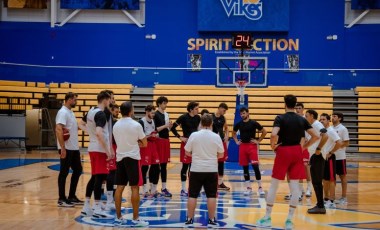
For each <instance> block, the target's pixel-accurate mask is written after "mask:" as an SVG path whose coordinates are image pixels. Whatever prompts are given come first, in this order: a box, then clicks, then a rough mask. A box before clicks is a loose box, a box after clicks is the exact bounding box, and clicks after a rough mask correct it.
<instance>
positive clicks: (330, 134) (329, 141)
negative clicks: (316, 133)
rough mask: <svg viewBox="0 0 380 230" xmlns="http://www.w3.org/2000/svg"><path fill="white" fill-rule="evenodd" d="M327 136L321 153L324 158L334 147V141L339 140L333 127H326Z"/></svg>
mask: <svg viewBox="0 0 380 230" xmlns="http://www.w3.org/2000/svg"><path fill="white" fill-rule="evenodd" d="M326 134H327V136H328V139H327V141H326V144H325V145H324V146H323V148H322V155H323V157H324V158H326V155H327V154H328V153H329V152H330V151H331V150H332V149H333V148H334V146H335V142H337V141H338V140H340V137H339V136H338V134H337V133H336V131H335V130H334V128H333V127H331V126H330V127H328V128H327V133H326Z"/></svg>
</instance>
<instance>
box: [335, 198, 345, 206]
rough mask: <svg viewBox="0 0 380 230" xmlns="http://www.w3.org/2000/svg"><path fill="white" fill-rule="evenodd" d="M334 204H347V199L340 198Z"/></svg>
mask: <svg viewBox="0 0 380 230" xmlns="http://www.w3.org/2000/svg"><path fill="white" fill-rule="evenodd" d="M334 203H335V204H343V205H346V204H348V202H347V198H346V197H342V198H340V199H339V200H335V202H334Z"/></svg>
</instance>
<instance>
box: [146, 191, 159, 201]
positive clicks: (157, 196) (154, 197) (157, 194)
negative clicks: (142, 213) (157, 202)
mask: <svg viewBox="0 0 380 230" xmlns="http://www.w3.org/2000/svg"><path fill="white" fill-rule="evenodd" d="M160 197H162V195H161V193H159V192H157V191H156V192H155V193H151V194H150V195H149V197H148V199H156V198H160Z"/></svg>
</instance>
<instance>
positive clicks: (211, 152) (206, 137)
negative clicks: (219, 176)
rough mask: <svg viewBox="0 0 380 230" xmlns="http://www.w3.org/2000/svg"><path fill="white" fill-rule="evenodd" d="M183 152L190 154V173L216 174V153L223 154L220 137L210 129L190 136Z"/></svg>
mask: <svg viewBox="0 0 380 230" xmlns="http://www.w3.org/2000/svg"><path fill="white" fill-rule="evenodd" d="M185 150H186V151H187V152H192V157H193V158H192V163H191V168H190V171H191V172H218V153H223V152H224V148H223V143H222V139H220V136H219V135H218V134H216V133H214V132H213V131H212V130H210V129H201V130H200V131H197V132H194V133H192V134H191V135H190V137H189V139H188V140H187V142H186V145H185Z"/></svg>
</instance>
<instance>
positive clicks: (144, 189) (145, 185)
mask: <svg viewBox="0 0 380 230" xmlns="http://www.w3.org/2000/svg"><path fill="white" fill-rule="evenodd" d="M148 191H149V188H148V185H147V184H144V185H143V192H144V194H145V193H147V192H148Z"/></svg>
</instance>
